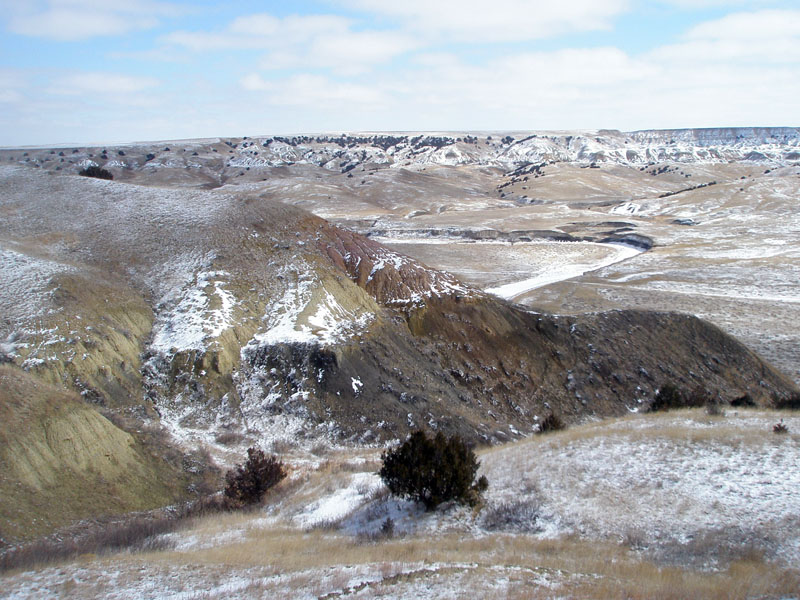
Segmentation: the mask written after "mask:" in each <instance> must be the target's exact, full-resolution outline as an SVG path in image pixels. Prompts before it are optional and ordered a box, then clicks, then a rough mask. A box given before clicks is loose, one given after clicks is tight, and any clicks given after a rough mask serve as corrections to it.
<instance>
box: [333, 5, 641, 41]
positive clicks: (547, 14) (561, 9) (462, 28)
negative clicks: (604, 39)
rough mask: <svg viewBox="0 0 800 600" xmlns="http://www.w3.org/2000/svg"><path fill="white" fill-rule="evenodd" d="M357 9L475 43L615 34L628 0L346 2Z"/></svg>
mask: <svg viewBox="0 0 800 600" xmlns="http://www.w3.org/2000/svg"><path fill="white" fill-rule="evenodd" d="M345 3H346V4H347V5H349V6H352V7H354V8H357V9H362V10H366V11H368V12H371V13H374V14H378V15H382V16H384V17H388V18H395V19H396V18H399V19H401V20H402V21H403V22H404V23H405V24H406V25H407V26H408V27H411V28H412V29H414V30H417V31H420V32H424V33H425V34H426V35H427V36H429V37H431V38H435V37H439V36H441V37H444V38H447V39H458V40H466V41H473V42H498V41H519V40H533V39H541V38H550V37H554V36H557V35H560V34H563V33H571V32H576V31H593V30H599V29H609V28H610V27H611V23H612V20H613V19H614V17H617V16H618V15H620V14H622V13H623V12H625V11H626V10H627V8H628V5H629V2H628V1H627V0H603V1H602V2H598V1H597V0H569V1H564V2H532V1H531V0H492V1H491V2H487V1H486V0H436V1H434V2H431V1H430V0H404V1H403V2H387V1H385V0H346V2H345Z"/></svg>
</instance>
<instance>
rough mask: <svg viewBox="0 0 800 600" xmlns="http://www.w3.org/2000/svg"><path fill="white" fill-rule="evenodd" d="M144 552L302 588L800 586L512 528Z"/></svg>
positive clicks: (277, 533)
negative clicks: (351, 583) (361, 580)
mask: <svg viewBox="0 0 800 600" xmlns="http://www.w3.org/2000/svg"><path fill="white" fill-rule="evenodd" d="M213 521H216V524H215V525H213V526H212V527H211V528H212V529H214V530H217V529H221V530H224V529H225V528H227V527H230V526H232V525H234V524H235V525H236V526H241V525H244V524H245V521H242V520H241V517H232V516H230V515H222V516H217V517H214V518H213ZM142 559H145V560H146V561H152V562H154V563H158V564H160V565H161V566H165V565H172V566H179V565H189V564H191V565H193V568H198V567H199V568H201V569H212V570H213V569H214V568H215V566H216V567H217V568H220V569H222V568H223V565H224V569H225V570H235V571H238V570H244V571H249V570H253V569H255V571H256V572H264V571H265V570H266V571H269V572H276V573H281V574H282V575H283V576H284V578H288V579H289V581H290V584H289V585H290V587H291V589H293V590H294V591H296V592H300V591H302V592H305V593H307V592H308V591H310V590H313V591H314V592H315V594H323V593H324V592H325V591H326V590H327V591H328V592H330V590H332V589H333V590H336V589H344V587H345V585H346V583H347V580H348V577H347V576H342V578H341V581H339V582H336V581H332V580H326V581H325V585H324V586H322V585H321V578H322V577H323V574H324V573H328V572H331V571H333V572H335V571H336V570H337V569H343V568H352V567H361V568H362V570H366V571H367V572H369V573H370V574H371V579H372V580H375V579H377V580H378V581H376V582H375V581H373V582H372V583H369V584H368V585H367V586H365V587H369V591H370V595H372V596H379V595H382V594H388V595H395V594H400V593H403V592H404V591H408V589H411V590H413V589H414V587H413V586H414V585H416V584H418V583H425V585H426V586H427V585H434V586H436V585H439V586H441V585H444V586H445V589H447V588H449V589H451V590H452V589H461V590H463V591H465V593H466V591H467V590H469V594H470V596H472V597H475V598H489V597H496V596H495V595H494V594H495V593H496V592H498V589H497V588H496V586H497V585H499V586H500V587H501V588H502V590H501V591H502V594H503V595H505V596H506V597H519V598H543V597H552V594H553V592H554V591H556V590H557V591H558V595H559V596H566V597H576V598H636V599H638V598H652V599H662V598H663V599H672V598H720V599H722V598H725V599H735V598H752V597H772V596H781V595H791V594H794V593H796V591H797V589H800V572H798V571H792V570H789V569H778V568H776V567H775V566H774V565H772V564H769V563H766V562H764V561H761V560H758V559H753V560H745V561H739V562H736V563H733V564H731V565H730V567H729V568H728V569H727V570H726V571H722V572H698V571H692V570H687V569H680V568H664V567H659V566H657V565H655V564H653V563H651V562H648V561H646V560H643V559H641V557H640V556H639V555H638V554H637V553H635V552H633V551H630V550H628V549H626V548H624V547H622V546H617V545H612V544H604V543H598V542H588V541H584V540H579V539H563V540H537V539H535V538H532V537H529V536H521V535H504V534H497V535H490V536H483V537H480V538H474V537H471V536H467V535H459V534H447V535H443V536H437V537H435V538H429V537H420V536H408V537H404V538H393V539H389V540H382V541H377V542H375V543H368V544H365V543H363V542H359V541H357V540H354V539H353V538H350V537H347V536H343V535H341V534H335V533H331V532H326V531H320V530H314V531H307V532H301V531H298V530H296V529H289V528H276V529H271V530H250V531H249V533H248V534H247V535H246V536H245V537H244V538H243V539H241V540H240V541H237V542H236V543H233V544H229V545H226V546H224V547H217V548H209V549H203V550H198V551H195V552H190V553H186V554H184V553H181V554H177V553H173V552H160V553H154V554H152V555H144V556H142V555H140V556H137V557H126V558H125V559H124V560H126V561H131V562H132V563H134V564H135V565H140V564H141V563H140V561H141V560H142ZM131 566H134V565H133V564H132V565H131ZM533 576H541V577H544V578H545V579H546V580H548V581H549V582H550V585H553V586H554V588H553V589H551V588H543V587H542V586H541V585H538V584H532V577H533ZM533 579H535V577H533ZM274 585H275V584H274V582H273V583H268V582H262V583H258V582H254V583H253V585H252V586H251V588H248V594H251V595H252V596H258V593H257V592H264V591H270V590H273V591H274ZM450 586H455V587H450ZM426 589H427V588H426ZM433 589H434V590H435V589H436V588H435V587H434V588H433Z"/></svg>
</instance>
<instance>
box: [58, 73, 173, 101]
mask: <svg viewBox="0 0 800 600" xmlns="http://www.w3.org/2000/svg"><path fill="white" fill-rule="evenodd" d="M159 83H160V82H159V81H158V80H157V79H154V78H152V77H134V76H130V75H118V74H116V73H98V72H91V73H74V74H72V75H64V76H61V77H58V78H56V79H55V80H54V81H53V82H52V83H51V84H50V86H49V88H48V92H49V93H51V94H54V95H57V96H83V95H86V94H92V95H103V96H116V95H127V94H136V93H139V92H143V91H145V90H147V89H149V88H153V87H156V86H158V85H159Z"/></svg>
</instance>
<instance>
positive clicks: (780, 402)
mask: <svg viewBox="0 0 800 600" xmlns="http://www.w3.org/2000/svg"><path fill="white" fill-rule="evenodd" d="M775 408H777V409H779V410H800V394H798V393H797V392H793V393H791V394H789V395H788V396H782V397H779V398H776V399H775Z"/></svg>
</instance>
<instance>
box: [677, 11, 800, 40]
mask: <svg viewBox="0 0 800 600" xmlns="http://www.w3.org/2000/svg"><path fill="white" fill-rule="evenodd" d="M686 37H687V38H689V39H692V40H737V41H741V42H748V41H756V40H759V41H761V40H770V39H774V38H783V37H800V11H798V10H762V11H757V12H740V13H734V14H730V15H727V16H725V17H722V18H721V19H716V20H714V21H706V22H705V23H700V24H699V25H696V26H695V27H693V28H692V29H690V30H689V32H688V33H687V36H686Z"/></svg>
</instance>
